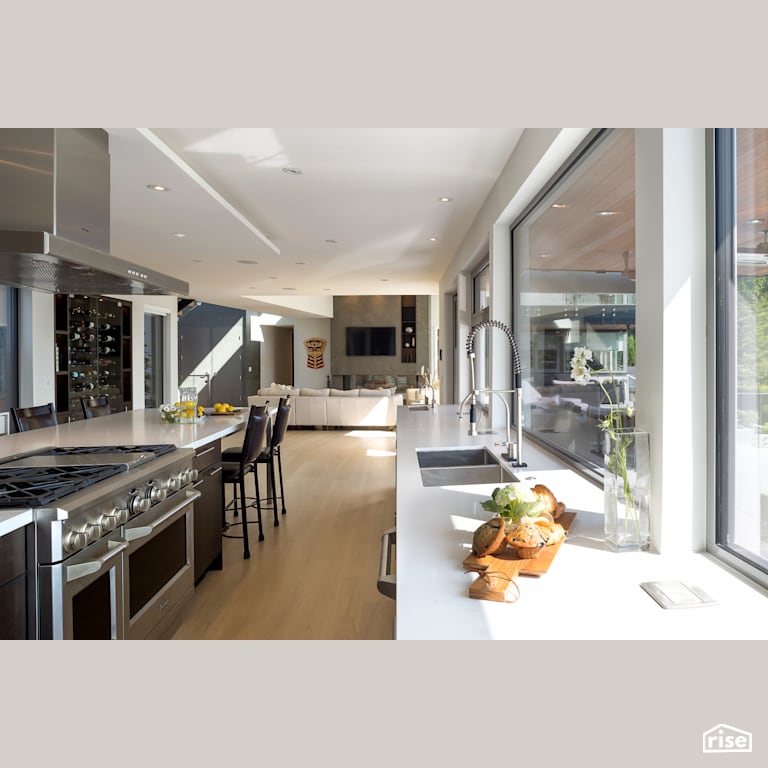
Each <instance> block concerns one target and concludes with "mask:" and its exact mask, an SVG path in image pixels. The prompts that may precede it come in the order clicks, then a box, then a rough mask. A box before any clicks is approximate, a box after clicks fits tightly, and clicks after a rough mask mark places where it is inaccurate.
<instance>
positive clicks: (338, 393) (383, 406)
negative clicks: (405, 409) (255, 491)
mask: <svg viewBox="0 0 768 768" xmlns="http://www.w3.org/2000/svg"><path fill="white" fill-rule="evenodd" d="M286 396H290V398H291V406H292V407H291V418H290V420H289V422H288V426H289V427H394V426H395V425H396V423H397V407H398V406H399V405H403V396H402V395H401V394H396V393H393V392H392V391H391V390H389V389H331V388H328V389H307V388H301V389H299V388H287V387H280V388H269V387H266V388H262V389H260V390H259V391H258V392H257V394H255V395H249V397H248V405H249V406H251V405H264V404H265V403H266V402H267V401H269V404H270V405H277V402H278V400H279V399H280V398H281V397H286Z"/></svg>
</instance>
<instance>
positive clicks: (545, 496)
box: [531, 483, 565, 520]
mask: <svg viewBox="0 0 768 768" xmlns="http://www.w3.org/2000/svg"><path fill="white" fill-rule="evenodd" d="M531 490H532V491H533V492H534V493H535V494H536V496H538V498H539V500H540V501H542V502H544V505H545V506H544V509H545V510H546V511H547V512H549V514H551V515H552V518H553V519H554V520H557V518H558V517H560V515H562V514H563V512H565V504H563V502H562V501H558V500H557V499H556V498H555V494H554V493H552V491H550V490H549V488H547V486H546V485H542V484H541V483H537V484H536V485H534V486H533V488H531Z"/></svg>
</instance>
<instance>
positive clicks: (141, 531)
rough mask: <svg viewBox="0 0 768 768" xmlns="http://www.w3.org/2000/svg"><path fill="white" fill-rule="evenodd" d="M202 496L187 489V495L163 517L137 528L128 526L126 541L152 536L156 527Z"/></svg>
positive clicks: (125, 535)
mask: <svg viewBox="0 0 768 768" xmlns="http://www.w3.org/2000/svg"><path fill="white" fill-rule="evenodd" d="M201 496H202V493H200V491H189V490H188V491H187V497H186V498H185V499H184V500H183V501H180V502H179V503H178V504H175V505H174V506H173V507H171V508H170V509H169V510H168V511H167V512H166V513H165V514H164V515H163V516H162V517H160V518H158V519H157V520H155V521H154V522H152V523H150V524H149V525H138V526H136V528H128V529H126V531H125V532H124V534H123V538H124V539H125V540H126V542H131V541H136V539H143V538H145V537H146V536H150V535H151V534H152V533H153V532H154V531H155V529H157V528H159V527H160V526H161V525H162V524H163V523H165V522H167V521H168V520H170V519H171V518H172V517H174V516H175V515H176V514H177V513H178V512H180V511H181V510H182V509H184V507H187V506H189V505H190V504H191V503H192V502H193V501H195V500H196V499H199V498H200V497H201Z"/></svg>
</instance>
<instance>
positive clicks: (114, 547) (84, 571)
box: [66, 539, 128, 582]
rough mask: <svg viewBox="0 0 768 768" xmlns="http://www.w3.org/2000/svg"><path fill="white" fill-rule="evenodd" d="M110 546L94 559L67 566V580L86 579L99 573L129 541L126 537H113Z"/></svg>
mask: <svg viewBox="0 0 768 768" xmlns="http://www.w3.org/2000/svg"><path fill="white" fill-rule="evenodd" d="M108 546H109V547H110V549H109V551H108V552H107V553H106V554H105V555H102V556H101V557H96V558H94V559H93V560H87V561H86V562H84V563H77V565H68V566H67V567H66V568H67V582H70V581H77V580H78V579H84V578H85V577H86V576H90V575H91V574H94V573H97V572H98V571H100V570H101V569H102V568H103V567H104V566H105V565H106V564H107V563H108V562H109V561H110V560H112V559H113V558H114V557H117V555H119V554H120V553H121V552H122V551H123V550H124V549H125V548H126V547H127V546H128V542H127V541H126V540H125V539H112V540H111V541H110V542H109V544H108Z"/></svg>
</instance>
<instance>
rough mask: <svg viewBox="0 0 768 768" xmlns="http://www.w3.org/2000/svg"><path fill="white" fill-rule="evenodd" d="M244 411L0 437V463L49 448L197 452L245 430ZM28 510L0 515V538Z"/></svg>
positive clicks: (102, 422)
mask: <svg viewBox="0 0 768 768" xmlns="http://www.w3.org/2000/svg"><path fill="white" fill-rule="evenodd" d="M246 413H247V410H245V409H244V410H243V411H241V412H240V413H235V414H232V415H231V416H230V415H226V416H206V417H205V418H203V419H202V420H201V421H199V422H196V423H194V424H166V423H164V422H163V421H161V420H160V413H159V411H157V410H156V409H144V410H136V411H122V412H120V413H113V414H111V415H109V416H99V417H97V418H95V419H84V420H81V421H72V422H68V423H65V424H60V425H58V426H56V427H42V428H41V429H35V430H32V431H30V432H20V433H16V434H13V435H3V436H2V437H0V461H2V460H4V459H7V458H8V457H10V456H15V455H16V454H19V453H27V452H29V451H37V450H40V449H43V448H47V447H53V446H86V445H157V444H161V443H164V444H170V445H175V446H176V447H177V448H194V449H195V450H196V451H198V452H201V451H202V450H205V449H206V448H208V447H210V446H211V445H212V444H218V443H219V441H221V439H222V438H224V437H226V436H227V435H231V434H234V433H235V432H239V431H241V430H242V429H243V428H244V426H245V416H246ZM31 518H32V513H31V512H30V511H29V510H17V511H16V510H8V511H7V512H0V535H3V534H5V533H9V532H11V531H13V530H15V529H16V528H18V527H21V526H22V525H26V524H27V523H28V522H31Z"/></svg>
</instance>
